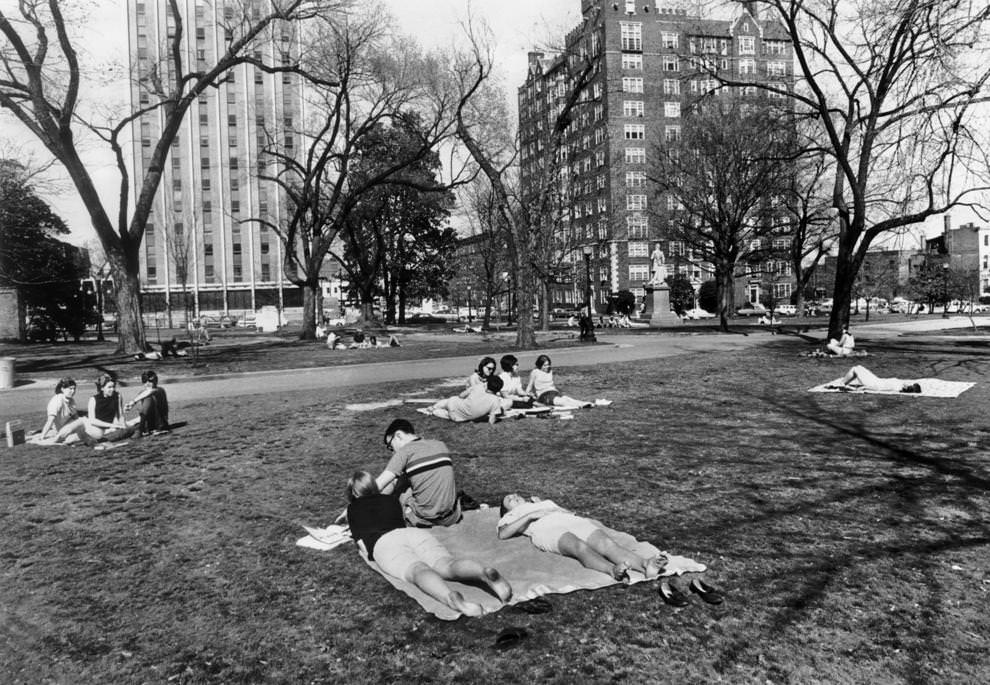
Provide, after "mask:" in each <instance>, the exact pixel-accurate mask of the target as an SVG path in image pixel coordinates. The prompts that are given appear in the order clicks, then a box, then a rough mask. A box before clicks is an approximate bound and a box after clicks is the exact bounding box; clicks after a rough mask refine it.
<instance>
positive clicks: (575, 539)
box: [498, 493, 667, 580]
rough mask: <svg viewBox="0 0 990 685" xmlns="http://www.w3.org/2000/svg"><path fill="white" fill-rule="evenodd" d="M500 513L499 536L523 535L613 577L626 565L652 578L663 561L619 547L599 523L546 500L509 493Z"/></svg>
mask: <svg viewBox="0 0 990 685" xmlns="http://www.w3.org/2000/svg"><path fill="white" fill-rule="evenodd" d="M500 515H501V518H500V519H499V522H498V537H499V539H501V540H505V539H508V538H511V537H514V536H516V535H526V536H528V537H529V539H530V540H531V541H532V542H533V544H534V545H535V546H536V547H538V548H539V549H542V550H543V551H544V552H553V553H554V554H561V555H563V556H566V557H571V558H573V559H577V560H578V561H580V562H581V565H582V566H584V567H585V568H590V569H592V570H593V571H601V572H602V573H607V574H609V575H611V576H612V577H613V578H615V579H616V580H623V579H624V578H627V577H628V575H629V570H630V569H634V570H636V571H639V572H640V573H642V574H643V575H645V576H646V577H647V578H656V577H657V576H659V575H660V572H661V571H663V568H664V566H666V564H667V561H666V559H664V558H663V557H652V558H646V557H641V556H639V555H638V554H636V553H635V552H634V551H633V550H630V549H627V548H625V547H622V546H621V545H619V543H618V542H616V541H615V540H614V539H613V538H612V537H611V536H610V535H609V534H608V532H606V531H605V529H603V528H602V527H601V526H600V525H599V524H597V523H595V522H594V521H592V520H591V519H586V518H583V517H581V516H575V515H574V514H573V513H571V512H570V511H568V510H567V509H563V508H561V507H559V506H557V505H556V504H554V503H553V502H551V501H550V500H542V499H540V498H539V497H530V498H528V499H527V498H525V497H523V496H521V495H518V494H516V493H510V494H508V495H506V496H505V497H503V498H502V507H501V510H500Z"/></svg>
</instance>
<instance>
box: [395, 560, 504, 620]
mask: <svg viewBox="0 0 990 685" xmlns="http://www.w3.org/2000/svg"><path fill="white" fill-rule="evenodd" d="M405 579H406V580H407V581H409V582H410V583H412V584H413V585H415V586H416V587H418V588H419V589H420V590H422V591H423V592H425V593H426V594H428V595H429V596H430V597H432V598H433V599H435V600H437V601H438V602H442V603H444V604H446V605H447V606H449V607H450V608H451V609H453V610H454V611H459V612H461V613H462V614H464V615H466V616H481V615H482V614H484V613H485V609H484V607H482V606H481V605H480V604H477V603H475V602H469V601H467V600H466V599H464V595H462V594H461V593H460V592H458V591H457V590H454V589H452V588H451V587H450V586H449V585H447V581H445V580H444V579H443V577H442V576H441V575H440V574H439V573H437V572H436V571H434V570H433V569H432V568H430V567H429V566H427V565H426V564H424V563H423V562H421V561H418V562H416V563H415V564H413V565H412V566H411V567H410V568H409V571H408V572H407V573H406V576H405Z"/></svg>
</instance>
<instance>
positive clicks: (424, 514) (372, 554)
mask: <svg viewBox="0 0 990 685" xmlns="http://www.w3.org/2000/svg"><path fill="white" fill-rule="evenodd" d="M384 441H385V447H386V449H388V450H389V451H390V452H391V457H390V458H389V461H388V464H386V466H385V468H384V470H382V472H381V473H380V474H379V475H378V476H373V475H372V474H371V473H369V472H368V471H357V472H355V473H354V475H352V476H351V478H350V479H349V480H348V482H347V491H346V494H347V499H348V502H349V504H348V505H347V509H346V511H345V512H344V513H343V514H342V515H341V516H340V517H339V518H338V522H343V521H344V520H346V522H347V524H348V526H349V527H350V532H351V536H352V537H353V538H354V539H355V540H356V541H357V543H358V545H359V547H361V549H362V550H363V551H364V553H365V554H366V556H367V557H368V558H369V559H370V560H372V561H375V562H376V563H377V564H378V567H379V568H380V569H381V570H382V572H384V573H386V574H388V575H391V576H394V577H396V578H400V579H402V580H405V581H406V582H409V583H411V584H412V585H414V586H416V587H417V588H419V589H420V590H421V591H423V592H424V593H425V594H427V595H429V596H431V597H433V598H434V599H436V600H437V601H439V602H441V603H443V604H446V605H447V606H449V607H451V608H452V609H454V610H456V611H458V612H460V613H463V614H466V615H468V616H478V615H481V614H482V613H483V612H484V610H483V608H482V606H481V605H479V604H476V603H473V602H469V601H467V600H466V599H465V598H464V596H463V595H462V594H461V593H460V592H458V591H457V590H456V589H454V588H452V587H451V586H450V585H449V584H448V583H447V581H450V580H458V581H468V582H474V583H479V584H481V585H483V586H486V587H488V588H489V589H490V590H491V592H492V593H493V594H494V595H495V596H496V597H498V598H499V599H500V600H501V601H502V602H503V603H504V602H507V601H509V600H510V599H511V597H512V587H511V585H510V583H509V582H508V580H507V579H506V578H505V577H504V576H503V575H502V573H501V572H500V571H499V570H498V569H496V568H492V567H486V566H484V565H483V564H481V563H480V562H478V561H476V560H473V559H467V558H463V557H460V556H457V555H456V554H455V553H454V552H452V551H451V550H449V549H447V548H446V547H445V546H444V545H443V544H442V543H441V542H440V541H439V540H438V539H437V538H436V537H435V536H434V535H433V534H432V533H431V532H430V528H432V527H434V526H454V525H457V524H458V523H459V522H460V521H461V519H462V517H463V513H462V508H461V503H460V501H459V498H458V494H457V493H458V491H457V486H456V482H455V478H454V465H453V461H452V459H451V456H450V453H449V451H448V449H447V446H446V445H445V444H444V443H443V442H441V441H439V440H429V439H424V438H421V437H419V436H418V435H417V434H416V431H415V429H414V428H413V425H412V424H411V423H410V422H409V421H407V420H405V419H395V420H394V421H392V422H391V424H389V426H388V428H387V429H386V430H385V438H384ZM500 516H501V518H500V519H499V522H498V526H497V529H496V530H495V531H492V532H493V534H495V535H497V536H498V538H499V539H503V540H504V539H508V538H511V537H515V536H518V535H524V536H526V537H529V539H530V540H531V542H532V543H533V545H535V546H536V547H537V548H539V549H541V550H543V551H545V552H550V553H553V554H560V555H563V556H568V557H571V558H573V559H576V560H577V561H579V562H580V563H581V564H582V565H583V566H585V567H586V568H589V569H593V570H595V571H600V572H602V573H606V574H608V575H610V576H611V577H612V578H614V579H616V580H624V579H626V578H628V574H629V571H630V570H635V571H638V572H639V573H642V574H643V575H644V576H646V577H647V578H656V577H657V576H659V575H660V574H661V573H662V572H663V570H664V568H665V566H666V563H667V560H666V558H665V557H664V556H662V555H660V556H654V557H649V558H646V557H642V556H639V555H638V554H637V553H636V552H635V551H634V550H632V549H627V548H626V547H623V546H622V545H621V544H620V541H618V540H616V539H615V538H614V537H613V536H612V535H610V533H609V531H608V530H607V529H605V528H603V527H602V526H601V525H600V524H598V523H597V522H595V521H593V520H591V519H587V518H584V517H581V516H577V515H576V514H574V513H573V512H570V511H568V510H566V509H564V508H562V507H559V506H558V505H556V504H554V503H553V502H551V501H550V500H541V499H539V498H538V497H529V498H527V497H523V496H521V495H519V494H516V493H509V494H507V495H505V496H504V497H503V498H502V500H501V511H500ZM666 587H667V591H668V592H672V593H677V594H680V593H679V592H678V591H677V590H675V589H673V588H671V587H670V586H669V584H668V585H667V586H666ZM692 590H694V591H695V592H698V593H699V594H702V598H703V599H705V601H709V602H712V603H718V602H720V601H721V597H720V596H719V595H718V592H717V591H716V590H715V589H714V588H712V587H710V586H707V585H704V584H701V583H696V584H692ZM661 594H663V593H661ZM665 599H666V598H665Z"/></svg>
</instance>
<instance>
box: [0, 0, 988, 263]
mask: <svg viewBox="0 0 990 685" xmlns="http://www.w3.org/2000/svg"><path fill="white" fill-rule="evenodd" d="M77 1H78V2H79V3H81V4H82V5H83V6H84V7H85V8H86V21H85V22H80V23H79V24H78V30H79V31H80V32H81V35H82V36H83V40H81V41H80V42H79V46H80V50H81V53H82V58H83V59H84V60H85V62H86V63H88V64H91V65H94V66H95V69H96V73H98V74H102V75H105V77H106V78H105V79H103V80H104V81H105V83H103V84H101V85H100V87H98V88H90V89H88V90H87V91H85V92H84V93H83V97H84V99H85V102H86V105H87V106H97V105H98V106H101V107H108V108H116V109H117V110H118V111H122V110H123V108H124V107H125V106H126V100H127V90H126V82H125V81H124V79H123V78H122V76H123V72H122V71H121V69H120V65H123V64H125V63H126V60H127V37H126V29H125V25H126V24H125V22H126V14H125V5H124V2H125V1H132V0H77ZM381 1H382V4H384V5H385V6H386V7H387V8H388V9H389V11H390V12H391V13H392V15H393V16H394V17H395V19H396V22H397V25H398V29H399V31H401V32H402V33H405V34H408V35H410V36H413V37H414V38H416V39H417V40H418V41H419V43H420V44H421V45H422V46H423V47H424V48H427V49H430V48H444V47H448V46H451V45H453V44H454V43H456V42H458V41H459V40H460V38H461V36H462V35H463V31H462V28H461V23H462V22H464V21H465V20H466V19H467V18H468V17H472V18H474V19H480V20H483V21H485V22H486V23H487V24H488V26H489V27H490V29H491V31H492V33H493V35H494V36H495V41H496V53H495V54H496V67H497V69H498V74H499V75H500V76H501V78H502V82H503V85H504V87H505V88H506V91H507V95H508V97H509V98H510V100H511V101H512V107H513V109H514V103H515V93H516V88H517V87H518V86H519V85H520V84H521V83H522V82H523V80H524V79H525V76H526V67H527V52H529V51H530V50H533V49H534V48H535V49H538V48H539V47H541V46H545V45H547V44H552V43H554V42H557V41H559V40H560V39H561V37H562V36H563V35H564V33H566V32H567V31H568V30H570V29H571V28H573V27H575V26H576V25H577V24H578V22H579V21H580V6H581V0H473V2H469V1H468V0H381ZM13 4H14V0H0V7H4V8H5V9H6V8H7V7H8V6H10V5H13ZM0 123H2V128H0V141H4V140H6V141H12V142H13V143H14V145H15V147H16V146H17V145H20V144H23V145H24V146H25V148H29V147H30V146H31V145H33V142H32V141H31V137H30V136H29V135H28V134H27V133H26V132H25V131H24V129H23V128H21V127H20V124H18V123H14V122H11V120H10V119H6V118H5V119H0ZM83 148H84V149H83V155H84V159H85V160H86V161H87V163H88V164H89V166H90V169H91V173H92V175H93V177H94V181H95V182H96V185H97V187H98V188H99V189H100V192H101V195H102V197H103V198H104V201H105V205H106V206H107V208H108V210H109V211H110V212H111V215H112V216H115V215H116V197H117V189H118V183H119V179H118V176H117V173H116V169H115V167H114V164H113V159H112V158H111V157H110V156H109V154H108V153H107V148H106V146H105V145H104V144H101V143H100V142H99V141H90V142H88V143H86V144H84V145H83ZM6 149H10V148H9V146H7V147H6ZM38 156H39V157H43V156H44V153H43V151H42V152H41V153H39V154H38ZM62 185H63V186H64V190H65V192H63V193H61V194H59V195H48V196H47V199H48V200H49V201H50V203H51V204H52V205H53V207H54V208H55V210H56V211H57V212H58V213H59V214H60V215H61V216H62V217H63V218H64V219H65V220H66V222H67V223H68V225H69V227H70V228H71V230H72V234H71V235H70V237H69V240H70V241H71V242H73V243H75V244H78V245H85V244H89V243H91V242H93V241H94V240H95V234H94V233H93V230H92V228H91V226H90V223H89V217H88V215H87V213H86V211H85V209H84V208H83V205H82V203H81V202H80V201H79V200H78V199H77V197H76V196H75V193H74V192H73V191H72V189H71V186H70V185H69V184H68V182H67V181H66V182H64V183H63V184H62ZM966 221H976V222H977V223H981V222H980V220H979V218H978V217H975V216H973V215H971V214H968V213H965V212H962V211H958V212H956V214H955V215H954V216H953V219H952V223H953V226H957V225H959V224H960V223H964V222H966ZM941 227H942V218H941V217H940V216H939V217H934V218H933V219H932V220H931V221H930V222H929V224H928V226H927V227H926V232H927V233H928V234H929V235H932V234H934V233H937V232H939V231H940V230H941ZM915 242H916V241H915V240H914V239H911V240H903V239H902V241H901V243H902V244H903V246H904V247H914V243H915Z"/></svg>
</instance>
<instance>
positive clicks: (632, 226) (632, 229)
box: [626, 214, 650, 240]
mask: <svg viewBox="0 0 990 685" xmlns="http://www.w3.org/2000/svg"><path fill="white" fill-rule="evenodd" d="M649 230H650V225H649V222H648V220H647V218H646V217H645V216H642V215H641V214H634V215H633V216H627V217H626V235H627V237H628V238H629V239H630V240H634V239H638V240H646V239H647V238H648V237H649V236H648V235H647V234H648V233H649Z"/></svg>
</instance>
